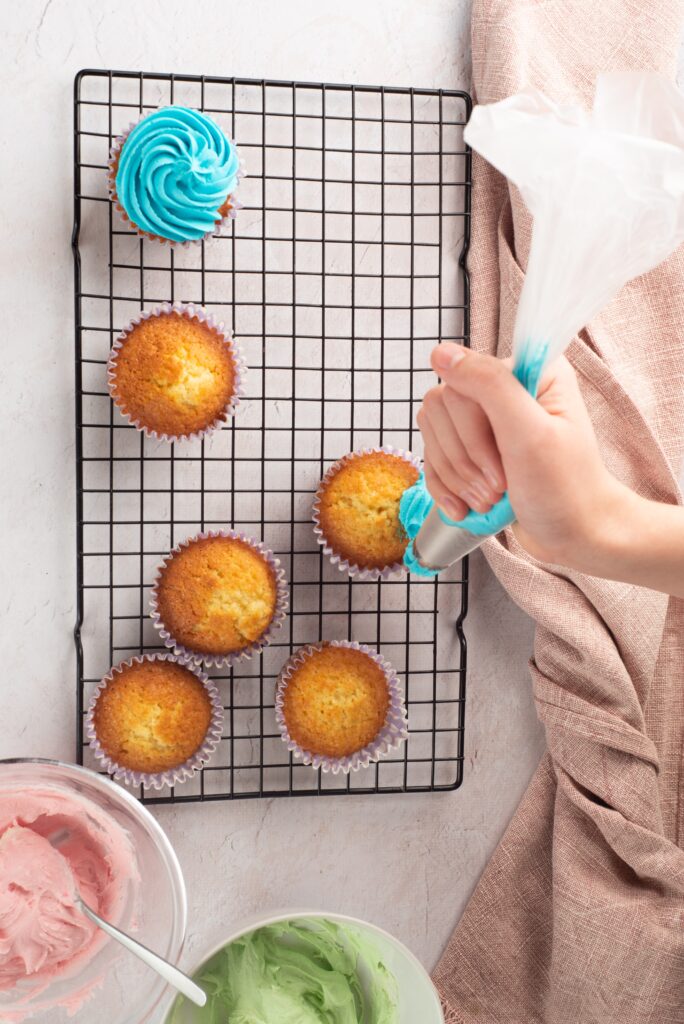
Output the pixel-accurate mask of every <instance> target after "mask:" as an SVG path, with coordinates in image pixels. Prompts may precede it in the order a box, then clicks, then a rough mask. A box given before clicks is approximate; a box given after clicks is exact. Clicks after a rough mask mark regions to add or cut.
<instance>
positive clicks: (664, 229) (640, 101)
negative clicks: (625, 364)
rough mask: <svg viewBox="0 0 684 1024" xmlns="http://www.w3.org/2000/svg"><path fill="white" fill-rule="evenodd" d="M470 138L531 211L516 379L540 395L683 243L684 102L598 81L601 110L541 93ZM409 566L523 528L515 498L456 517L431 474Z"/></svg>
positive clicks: (475, 118)
mask: <svg viewBox="0 0 684 1024" xmlns="http://www.w3.org/2000/svg"><path fill="white" fill-rule="evenodd" d="M464 138H465V141H466V142H467V143H468V144H469V145H471V146H472V147H473V149H475V150H476V151H477V152H478V153H480V154H481V155H482V156H483V157H484V158H485V159H486V160H488V161H489V163H491V164H492V165H493V166H494V167H496V169H497V170H498V171H500V172H501V173H502V174H504V175H505V176H506V177H507V178H508V179H509V180H510V181H511V182H512V183H513V184H514V185H516V186H517V187H518V189H519V190H520V193H521V195H522V197H523V199H524V200H525V203H526V204H527V207H528V209H529V210H530V213H531V214H532V216H533V218H534V220H533V228H532V239H531V244H530V254H529V260H528V264H527V273H526V276H525V281H524V284H523V289H522V293H521V296H520V303H519V305H518V310H517V314H516V321H515V328H514V332H513V373H514V374H515V376H516V377H517V378H518V380H519V381H520V382H521V384H523V386H524V387H525V388H526V389H527V390H528V391H529V392H530V394H531V395H533V396H536V393H537V386H538V384H539V378H540V376H541V373H542V371H543V369H544V367H545V365H546V364H547V363H548V362H550V361H551V360H552V359H555V358H556V357H557V356H559V355H560V354H561V353H562V352H563V350H564V349H565V348H566V347H567V345H568V344H569V343H570V341H571V340H572V338H573V336H574V335H575V334H576V333H577V331H579V330H580V328H581V327H583V326H584V325H585V324H586V323H587V322H588V321H589V320H590V319H591V318H592V317H593V316H595V315H596V314H597V313H598V311H599V310H600V309H601V308H602V307H603V306H604V305H606V303H607V302H608V301H609V300H610V299H612V298H613V297H614V296H615V295H616V294H617V292H618V291H619V290H620V288H622V286H623V285H624V284H626V282H627V281H629V280H631V278H633V277H638V276H639V275H640V274H644V273H645V272H646V271H648V270H652V269H653V267H655V266H657V265H658V263H660V262H662V260H664V259H665V257H666V256H668V255H669V254H670V253H671V252H673V251H674V249H676V248H677V246H678V245H679V244H680V243H681V242H682V241H684V97H683V96H682V94H681V93H680V92H679V90H678V89H677V88H676V86H675V85H674V84H673V83H672V82H670V81H669V80H668V79H666V78H664V77H663V76H661V75H658V74H655V73H638V72H616V73H611V74H606V75H601V76H599V78H598V79H597V83H596V92H595V96H594V107H593V110H592V111H591V112H590V113H587V112H585V111H584V110H582V109H581V108H578V107H577V108H576V107H561V106H558V105H557V104H555V103H552V102H551V101H550V100H548V99H547V98H546V97H545V96H544V95H543V94H542V93H540V92H527V93H520V94H519V95H516V96H511V97H509V98H508V99H506V100H502V101H501V102H500V103H493V104H491V105H488V106H480V107H476V108H475V110H474V111H473V114H472V117H471V119H470V122H469V124H468V126H467V127H466V130H465V133H464ZM400 515H401V520H402V524H403V526H404V528H405V529H406V532H407V533H408V535H409V538H410V539H411V541H412V543H411V544H409V547H408V548H407V552H406V556H405V559H404V561H405V563H406V565H407V567H408V568H409V569H410V570H411V571H412V572H416V573H418V574H420V575H426V576H430V575H434V574H435V573H437V572H439V571H440V570H441V569H444V568H446V567H447V566H449V565H452V564H453V563H454V562H456V561H458V560H459V559H460V558H462V557H463V556H464V555H467V554H468V552H469V551H472V550H474V549H475V548H476V547H478V546H479V545H480V544H482V543H483V541H484V540H486V538H487V537H489V536H492V535H493V534H495V533H498V532H499V531H500V530H502V529H503V528H504V527H505V526H508V525H510V524H511V523H513V522H514V521H515V512H514V510H513V509H512V507H511V504H510V501H509V499H508V495H506V494H504V496H503V497H502V498H501V499H500V501H498V502H497V504H496V505H494V507H493V508H491V509H490V510H489V512H486V513H480V512H473V511H470V512H469V513H468V515H467V516H466V517H465V518H464V519H461V520H460V521H458V522H454V521H453V520H451V519H448V518H447V516H445V515H444V513H443V512H442V511H441V510H440V509H438V508H437V506H436V505H435V504H434V502H433V501H432V499H431V498H430V495H429V494H428V493H427V491H426V489H425V482H424V479H423V478H422V477H421V479H420V480H419V481H418V483H417V484H415V485H414V487H412V488H411V489H409V490H408V491H406V493H405V495H404V497H403V499H402V505H401V512H400Z"/></svg>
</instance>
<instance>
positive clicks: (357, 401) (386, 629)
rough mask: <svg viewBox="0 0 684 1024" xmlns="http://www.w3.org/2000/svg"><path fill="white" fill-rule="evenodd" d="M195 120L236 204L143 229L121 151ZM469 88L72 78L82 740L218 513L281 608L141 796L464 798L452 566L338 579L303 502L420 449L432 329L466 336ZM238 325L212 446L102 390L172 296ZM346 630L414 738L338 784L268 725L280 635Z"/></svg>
mask: <svg viewBox="0 0 684 1024" xmlns="http://www.w3.org/2000/svg"><path fill="white" fill-rule="evenodd" d="M168 103H181V104H184V105H187V106H192V107H195V108H199V109H201V110H205V111H207V112H208V113H209V114H211V116H212V117H214V118H215V119H216V120H217V121H218V122H219V124H221V126H222V127H223V128H224V130H226V131H227V132H228V133H229V134H230V136H231V137H232V138H234V139H235V140H236V142H237V144H238V147H239V150H240V153H241V154H242V156H243V158H244V160H245V163H246V170H247V177H246V178H245V179H244V181H243V183H242V185H241V188H240V199H241V201H242V203H243V204H244V209H242V210H241V211H240V213H239V214H238V217H237V220H235V221H234V222H233V223H232V224H228V225H227V226H224V227H222V228H221V229H220V233H219V234H217V236H216V237H215V238H212V239H211V240H210V241H209V242H208V243H202V244H200V245H192V246H190V247H187V248H176V249H170V248H169V247H168V246H164V245H161V244H159V243H156V242H152V241H147V240H144V241H143V240H141V239H140V238H138V237H137V236H136V235H135V234H133V233H132V232H131V231H130V230H129V228H128V226H127V225H126V224H125V223H124V222H123V221H122V220H121V219H120V217H119V216H118V214H117V213H116V211H115V210H114V209H113V207H112V204H111V202H110V201H109V199H108V197H107V188H106V164H107V157H108V153H109V148H110V145H111V142H112V140H113V139H114V138H115V137H116V136H117V135H118V134H119V133H120V132H121V131H122V130H123V129H125V128H126V127H127V126H128V125H129V123H130V122H133V121H136V120H138V118H139V117H140V116H141V114H143V113H146V112H148V111H150V110H152V109H154V108H156V107H158V106H160V105H164V104H168ZM469 112H470V99H469V97H468V95H467V94H465V93H462V92H446V91H442V90H439V91H437V90H428V89H399V88H382V87H361V86H343V85H322V84H312V83H296V82H269V81H256V80H255V81H253V80H247V79H224V78H210V77H197V76H192V75H162V74H148V73H133V72H124V71H102V70H88V71H82V72H80V74H79V75H78V76H77V77H76V81H75V94H74V233H73V250H74V260H75V302H76V306H75V310H76V479H77V531H78V532H77V542H78V565H77V574H78V618H77V624H76V629H75V638H76V652H77V662H78V666H77V741H78V758H79V760H80V761H81V763H86V764H89V765H91V766H93V767H94V766H95V762H94V759H93V758H92V756H91V754H90V751H89V749H88V746H87V743H86V742H85V740H84V729H83V721H84V709H85V708H87V704H88V700H89V699H90V696H91V694H92V692H93V690H94V688H95V686H96V684H97V682H98V681H99V679H100V678H101V676H102V675H103V674H104V673H105V672H106V671H107V670H108V669H109V667H110V665H111V664H115V663H117V662H119V661H120V660H122V659H124V658H127V657H130V656H132V655H133V654H137V653H140V652H143V651H150V650H154V649H159V641H158V637H157V634H156V632H155V631H154V629H153V628H152V623H151V621H150V618H149V615H148V600H149V587H150V583H151V580H152V577H153V574H154V569H155V567H156V566H157V564H158V563H159V561H160V560H161V558H162V556H163V555H165V554H166V553H167V551H168V550H169V549H170V548H171V547H172V546H173V545H175V544H176V543H178V542H179V541H181V540H183V539H184V538H185V537H189V536H191V535H193V534H195V533H197V532H198V531H200V530H204V529H208V530H210V529H219V528H225V527H231V526H232V527H234V528H235V529H238V530H244V531H245V532H247V533H249V534H251V535H252V536H255V537H257V538H260V539H262V540H263V541H264V542H265V543H266V544H267V545H268V546H269V547H270V548H272V549H273V550H274V551H275V552H276V553H277V555H278V556H279V558H280V559H281V561H282V564H283V566H284V568H285V571H286V573H287V577H288V580H289V584H290V613H289V616H288V618H287V621H286V623H285V625H284V626H283V628H282V630H281V631H280V633H279V634H278V636H277V641H276V642H275V643H273V644H272V645H271V646H270V647H269V648H267V649H266V650H265V651H264V653H263V654H262V655H261V656H259V657H255V658H253V659H252V660H250V661H246V662H242V663H240V664H239V665H237V666H236V667H235V668H234V669H233V670H232V671H226V670H223V674H222V673H221V671H217V672H213V673H211V674H212V675H213V676H214V679H215V680H216V682H217V685H218V686H219V689H220V692H221V694H222V696H223V701H224V704H225V707H226V717H225V731H224V738H223V739H222V741H221V743H220V745H219V748H218V750H217V752H216V753H215V755H214V757H213V758H212V761H211V762H210V764H209V765H208V766H207V767H205V768H204V770H203V771H202V772H201V773H200V774H199V775H198V776H197V777H196V778H195V779H193V780H191V781H190V782H188V783H185V784H183V785H182V786H178V787H176V788H175V789H168V790H164V791H161V792H154V791H152V792H148V794H147V795H145V794H143V793H142V792H141V793H140V797H141V799H143V800H145V801H147V802H175V803H180V802H183V801H197V800H222V799H230V798H235V797H258V796H268V797H276V796H288V795H290V796H294V795H317V794H340V793H359V792H360V793H382V792H392V793H398V792H425V791H430V790H449V789H455V788H456V787H457V786H458V785H460V783H461V780H462V774H463V728H464V705H465V672H466V645H465V638H464V635H463V631H462V623H463V619H464V616H465V614H466V608H467V562H464V563H462V565H461V566H460V567H458V568H456V569H453V570H451V571H450V572H448V573H446V574H444V575H442V576H441V577H440V579H439V582H435V581H431V580H427V581H424V580H420V579H418V578H411V579H410V580H407V579H403V580H394V581H387V582H379V583H364V582H352V581H350V580H349V579H348V578H347V577H346V576H343V575H342V574H340V572H339V571H338V570H337V568H335V567H334V566H333V565H331V564H330V563H329V561H328V559H327V558H326V557H325V556H323V555H322V554H321V552H320V550H319V548H318V545H317V544H316V542H315V538H314V535H313V532H312V528H311V502H312V497H313V492H314V491H315V489H316V485H317V483H318V481H319V479H320V478H321V476H322V475H323V473H324V472H325V470H326V468H327V467H328V466H329V465H330V463H331V462H333V461H335V460H336V459H338V458H339V457H340V456H341V455H343V454H345V453H346V452H348V451H352V450H354V449H357V448H362V447H367V446H372V445H379V444H391V445H395V446H397V447H401V448H407V449H410V450H413V451H417V450H419V446H420V435H419V433H418V432H417V430H416V428H415V425H414V424H415V411H416V407H417V405H418V404H419V402H420V399H421V398H422V395H423V393H424V391H425V390H426V388H427V387H428V386H429V385H430V384H431V382H432V376H431V374H430V372H429V371H428V370H427V367H428V365H429V363H428V355H429V352H430V350H431V348H432V347H433V346H434V344H435V343H436V342H437V341H438V339H442V340H445V339H452V340H459V341H464V342H465V343H467V342H468V329H469V323H468V281H467V275H466V271H465V255H466V250H467V246H468V238H469V227H470V154H469V152H468V149H467V147H466V146H465V145H464V142H463V126H464V125H465V123H466V121H467V119H468V116H469ZM174 300H180V301H183V302H195V303H199V304H201V305H202V306H205V307H207V308H208V309H209V310H210V311H211V312H212V313H213V314H214V315H216V316H218V317H220V318H222V319H224V320H225V322H226V323H227V324H229V325H231V326H232V327H233V329H234V331H235V334H236V337H237V339H238V340H239V344H240V346H241V347H242V350H243V352H244V355H245V357H246V361H247V364H248V366H249V371H248V374H247V394H246V398H245V400H243V402H242V403H241V405H240V406H239V409H238V413H237V415H236V416H235V418H234V419H233V420H232V421H231V422H230V424H227V425H226V426H224V427H223V429H222V430H220V431H219V432H217V433H215V434H213V435H212V436H211V437H210V438H208V439H207V440H205V441H203V442H197V443H190V442H188V443H177V444H174V445H167V444H164V443H160V442H152V441H150V440H147V439H145V438H144V436H143V435H142V434H141V433H139V432H138V431H136V430H135V429H134V428H133V427H131V426H129V425H127V424H126V423H125V422H124V421H123V420H122V419H121V418H120V416H119V414H118V412H117V411H116V410H115V408H114V406H113V404H112V402H111V401H110V399H109V397H108V394H107V388H106V376H105V365H106V359H107V354H108V352H109V348H110V346H111V344H112V342H113V340H114V338H115V337H116V335H117V333H118V332H119V331H120V330H121V328H122V327H123V326H124V325H125V324H126V323H127V322H128V321H129V320H130V319H131V318H132V317H133V316H135V315H136V314H137V313H138V312H139V311H140V310H141V309H143V308H149V307H154V306H156V305H158V304H160V303H162V302H164V301H174ZM342 638H351V639H355V640H358V641H360V642H363V643H366V644H370V645H371V646H372V647H374V648H377V649H378V650H380V651H381V652H382V653H383V654H384V655H385V657H386V658H388V660H389V661H390V662H391V663H392V664H393V665H394V667H395V669H396V670H397V672H398V673H399V675H400V677H401V678H402V680H403V682H404V687H405V693H406V698H407V706H408V713H409V728H410V738H409V740H408V743H406V744H405V746H404V747H403V748H402V749H401V751H400V752H398V753H397V754H395V756H394V757H392V758H390V759H388V760H384V761H382V762H380V764H377V765H372V766H370V767H369V768H367V769H362V770H360V771H358V772H355V773H351V774H350V775H349V776H333V775H325V774H322V773H320V772H317V771H314V770H313V769H311V768H310V767H307V766H303V765H301V764H298V763H296V762H295V763H293V762H292V759H291V758H290V756H289V754H288V752H287V750H286V748H285V746H284V744H283V743H282V740H281V739H280V738H279V736H278V734H277V731H276V726H275V718H274V689H275V681H276V678H277V675H278V672H279V670H280V668H281V666H282V665H283V663H284V662H285V660H286V659H287V657H289V655H290V653H291V652H292V650H293V649H295V648H296V647H298V646H300V645H301V644H304V643H308V642H315V641H318V640H321V639H328V640H332V639H342Z"/></svg>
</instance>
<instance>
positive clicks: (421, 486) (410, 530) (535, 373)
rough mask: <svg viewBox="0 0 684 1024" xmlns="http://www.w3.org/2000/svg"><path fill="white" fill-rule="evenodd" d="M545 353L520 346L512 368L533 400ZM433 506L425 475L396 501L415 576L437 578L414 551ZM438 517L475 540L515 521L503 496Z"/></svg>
mask: <svg viewBox="0 0 684 1024" xmlns="http://www.w3.org/2000/svg"><path fill="white" fill-rule="evenodd" d="M548 350H549V346H548V344H547V343H546V342H545V343H544V344H543V345H532V344H531V343H530V342H529V341H528V342H527V343H526V344H525V345H524V346H523V348H522V351H521V353H520V355H519V357H518V360H517V361H516V364H515V366H514V367H513V374H514V376H515V377H517V379H518V380H519V381H520V383H521V384H522V385H523V387H524V388H525V389H526V390H527V391H529V393H530V394H531V395H532V396H533V397H536V394H537V388H538V387H539V380H540V377H541V374H542V370H543V369H544V365H545V363H546V357H547V355H548ZM433 505H434V501H433V499H432V498H431V496H430V493H429V491H428V489H427V487H426V485H425V474H424V473H421V474H420V476H419V477H418V479H417V480H416V482H415V484H414V485H413V486H412V487H409V488H408V490H406V491H405V492H404V494H403V495H402V497H401V501H400V502H399V519H400V521H401V525H402V526H403V527H404V530H405V531H406V533H407V535H408V538H409V540H410V542H411V543H410V544H409V545H408V547H407V549H406V552H405V554H404V565H405V566H406V568H407V569H408V571H409V572H412V573H415V574H417V575H418V576H436V575H437V571H436V570H434V569H426V568H425V567H424V566H422V565H421V564H420V562H418V560H417V559H416V556H415V552H414V550H413V539H414V537H416V536H417V535H418V532H419V531H420V528H421V526H422V525H423V523H424V522H425V520H426V519H427V517H428V515H429V513H430V510H431V509H432V506H433ZM438 514H439V518H440V519H441V520H442V522H443V523H445V524H446V525H447V526H458V527H461V528H463V529H465V530H468V531H469V532H470V533H472V534H474V535H475V536H476V537H491V536H493V535H494V534H495V533H499V532H500V531H501V530H503V529H504V528H505V527H506V526H510V524H511V523H513V522H515V512H514V511H513V508H512V506H511V502H510V499H509V497H508V494H504V495H503V497H501V498H500V499H499V501H497V503H496V504H495V505H493V506H492V507H491V508H490V510H489V511H488V512H473V511H472V509H471V510H470V511H469V512H468V514H467V515H466V516H465V517H464V518H463V519H459V520H454V519H449V517H448V516H447V515H445V514H444V512H442V510H441V509H439V512H438Z"/></svg>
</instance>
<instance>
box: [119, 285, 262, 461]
mask: <svg viewBox="0 0 684 1024" xmlns="http://www.w3.org/2000/svg"><path fill="white" fill-rule="evenodd" d="M169 313H177V314H178V315H179V316H184V317H187V318H188V319H196V320H199V322H200V323H203V324H206V325H207V327H209V328H210V329H211V330H212V331H214V332H215V334H217V335H218V337H220V338H221V339H222V341H223V342H224V344H225V346H226V348H227V349H228V351H229V353H230V357H231V359H232V361H233V366H234V370H235V377H234V381H233V394H232V396H231V398H230V401H229V402H228V403H227V404H226V405H225V406H224V408H223V410H222V411H221V412H220V413H219V415H218V416H217V417H216V419H214V420H212V422H211V423H209V424H207V426H206V427H203V428H202V430H195V431H193V432H192V433H191V434H162V433H159V432H158V431H156V430H152V428H151V427H148V426H146V425H145V424H144V423H143V422H142V421H141V420H138V419H135V418H134V417H133V416H131V414H130V413H129V412H128V411H127V409H126V406H125V405H124V403H123V400H122V399H120V397H119V395H118V394H117V390H116V364H117V360H118V357H119V352H120V351H121V349H122V348H123V347H124V345H125V344H126V339H127V337H128V335H129V334H130V333H131V331H133V330H134V328H136V327H137V326H138V325H139V324H141V323H142V322H143V320H151V319H152V318H153V317H156V316H164V315H168V314H169ZM246 372H247V366H246V364H245V361H244V359H243V356H242V353H241V351H240V349H239V347H238V345H237V343H236V341H235V339H234V338H233V332H232V331H226V330H225V328H224V324H223V321H222V320H216V319H215V317H213V316H212V315H211V313H207V311H206V309H204V308H203V307H202V306H197V305H195V303H194V302H189V303H183V302H174V303H170V302H164V303H162V304H161V305H160V306H155V307H154V309H148V310H142V311H141V312H140V313H139V314H138V316H136V317H134V319H133V320H131V321H130V323H129V324H127V325H126V327H124V329H123V331H122V332H121V333H120V334H119V336H118V338H117V339H116V341H115V342H114V344H113V345H112V348H111V351H110V353H109V359H108V360H107V387H108V389H109V394H110V396H111V398H112V401H113V402H114V405H115V406H116V407H117V409H118V410H119V412H120V413H121V415H122V416H123V417H124V419H125V420H127V421H128V423H130V424H131V426H133V427H135V428H136V430H141V431H142V432H143V433H144V434H145V435H146V436H147V437H151V438H154V439H155V440H157V441H169V442H171V441H197V440H201V439H202V438H203V437H207V435H208V434H211V433H212V432H213V431H214V430H219V429H220V428H221V427H222V426H223V424H224V423H225V422H226V421H227V420H228V418H229V417H230V416H233V415H235V410H236V409H237V407H238V405H239V404H240V400H241V398H242V397H243V396H244V393H245V376H246Z"/></svg>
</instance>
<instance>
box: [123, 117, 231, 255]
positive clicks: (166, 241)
mask: <svg viewBox="0 0 684 1024" xmlns="http://www.w3.org/2000/svg"><path fill="white" fill-rule="evenodd" d="M146 116H147V115H142V117H141V120H143V119H144V118H145V117H146ZM139 123H140V121H131V123H130V124H129V126H128V128H126V130H125V131H124V132H122V133H121V135H117V137H116V138H115V139H114V142H113V143H112V148H111V149H110V151H109V159H108V160H107V191H108V192H109V197H110V199H111V200H112V202H113V203H114V206H115V207H116V209H117V210H118V211H119V213H120V214H121V216H122V218H123V219H124V220H125V222H126V223H127V224H128V225H129V227H131V228H132V229H133V230H134V231H135V233H136V235H138V236H139V237H140V238H149V239H150V241H152V242H160V243H161V244H162V245H168V246H170V247H171V248H172V249H175V248H176V247H177V246H179V247H180V248H182V249H188V248H189V247H190V246H192V245H200V244H201V243H202V242H205V241H208V240H209V239H210V238H213V237H214V235H215V234H216V232H217V231H218V230H219V228H221V227H223V225H224V224H226V223H227V222H228V221H231V220H235V218H236V216H237V213H238V210H241V209H242V203H241V202H240V200H239V199H236V197H235V191H233V192H231V193H230V194H229V195H227V196H226V200H225V201H226V202H229V204H230V205H229V207H228V210H227V212H226V213H224V214H223V216H222V217H220V218H219V219H218V220H216V221H215V222H214V226H213V228H212V229H211V231H207V233H206V234H205V235H202V237H201V238H190V239H188V240H187V241H184V242H178V241H176V240H175V239H173V238H164V237H162V236H161V235H151V234H150V233H149V232H147V231H143V230H142V228H139V227H138V225H137V224H136V223H135V222H134V221H132V220H131V218H130V217H129V216H128V214H127V213H126V211H125V210H124V208H123V206H122V205H121V203H120V202H119V197H118V195H117V193H116V170H117V166H118V162H119V154H120V153H121V150H122V148H123V144H124V142H125V141H126V139H127V138H128V136H129V135H130V134H131V132H132V131H133V129H134V128H135V127H136V126H137V125H138V124H139ZM224 135H225V132H224ZM226 138H227V139H228V141H229V142H230V143H231V144H232V145H233V146H235V149H236V151H237V146H236V145H235V143H234V142H233V140H232V139H231V138H230V136H228V135H226ZM238 161H239V165H238V170H237V184H236V186H235V189H236V190H237V189H238V188H239V187H240V182H241V180H242V179H243V178H244V177H246V171H245V161H244V159H243V158H242V157H241V156H240V153H239V151H238Z"/></svg>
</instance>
